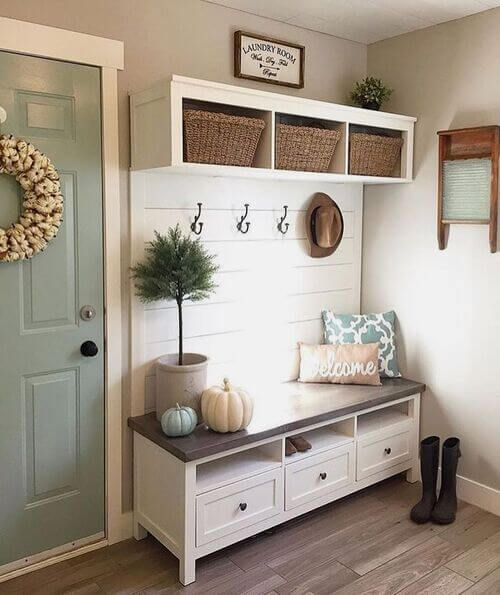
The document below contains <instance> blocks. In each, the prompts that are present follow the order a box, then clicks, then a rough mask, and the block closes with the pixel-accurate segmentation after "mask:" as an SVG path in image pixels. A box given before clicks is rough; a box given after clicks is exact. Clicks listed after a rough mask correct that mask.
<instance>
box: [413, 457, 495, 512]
mask: <svg viewBox="0 0 500 595" xmlns="http://www.w3.org/2000/svg"><path fill="white" fill-rule="evenodd" d="M418 481H422V479H421V476H420V470H419V479H418ZM437 483H438V485H437V489H438V493H439V489H440V487H441V467H439V470H438V482H437ZM457 495H458V497H459V498H460V500H463V501H464V502H467V503H468V504H473V505H474V506H477V507H478V508H482V509H483V510H486V511H487V512H491V513H492V514H496V515H497V516H500V490H496V489H495V488H490V487H489V486H486V485H484V484H483V483H479V482H478V481H474V480H473V479H469V478H468V477H463V476H462V475H457Z"/></svg>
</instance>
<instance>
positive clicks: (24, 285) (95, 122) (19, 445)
mask: <svg viewBox="0 0 500 595" xmlns="http://www.w3.org/2000/svg"><path fill="white" fill-rule="evenodd" d="M0 105H1V106H2V107H3V108H4V109H5V110H6V111H7V121H6V122H5V123H4V124H2V126H1V132H2V133H11V134H14V135H16V136H20V137H23V138H25V139H27V140H29V141H31V142H32V143H33V144H34V145H35V146H36V147H37V148H38V149H40V150H41V151H42V152H43V153H45V154H46V155H48V156H49V157H50V159H51V161H52V162H53V163H54V166H55V167H56V168H57V169H58V171H59V173H60V175H61V188H62V193H63V195H64V203H65V212H64V222H63V224H62V226H61V229H60V231H59V234H58V236H57V237H56V238H55V239H54V240H53V241H52V242H50V244H49V245H48V247H47V248H46V250H45V251H44V252H42V253H40V254H38V255H37V256H35V257H34V258H33V259H31V260H27V261H21V262H14V263H0V567H1V566H2V565H3V564H8V563H10V562H14V561H18V560H25V559H28V560H29V556H30V555H32V554H37V553H41V552H44V551H46V550H49V549H52V548H55V547H58V546H61V545H64V544H67V543H72V542H74V541H76V540H78V539H81V538H85V537H88V536H92V535H98V534H102V532H103V531H104V369H103V362H104V334H103V321H104V312H103V262H102V259H103V248H102V187H101V184H102V180H101V177H102V176H101V116H100V71H99V69H98V68H94V67H87V66H82V65H76V64H69V63H64V62H57V61H54V60H44V59H40V58H32V57H28V56H21V55H15V54H9V53H6V52H0ZM21 199H22V193H21V192H20V189H19V187H18V185H17V183H16V182H15V180H14V179H12V178H11V177H10V176H7V175H0V226H1V227H6V226H8V225H9V224H10V223H12V221H13V220H15V219H17V217H18V215H19V212H20V208H21ZM86 304H90V305H92V306H93V307H94V308H95V310H96V312H97V315H96V317H95V318H94V319H93V320H91V321H83V320H81V319H80V316H79V311H80V308H81V307H82V306H84V305H86ZM89 339H90V340H92V341H94V342H95V343H96V344H97V346H98V347H99V353H98V355H97V356H96V357H94V358H85V357H83V356H82V355H81V353H80V345H81V344H82V343H83V342H84V341H86V340H89ZM5 478H8V480H7V481H6V480H5ZM0 573H1V569H0Z"/></svg>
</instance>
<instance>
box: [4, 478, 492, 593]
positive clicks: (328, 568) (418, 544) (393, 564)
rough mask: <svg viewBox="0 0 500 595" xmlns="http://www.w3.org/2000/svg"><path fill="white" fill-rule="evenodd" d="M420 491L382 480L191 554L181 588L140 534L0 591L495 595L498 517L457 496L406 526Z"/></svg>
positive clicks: (169, 564) (163, 557)
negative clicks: (434, 518) (445, 510)
mask: <svg viewBox="0 0 500 595" xmlns="http://www.w3.org/2000/svg"><path fill="white" fill-rule="evenodd" d="M419 493H420V486H419V484H413V485H410V484H408V483H406V482H405V481H404V478H403V477H396V478H392V479H390V480H387V481H385V482H384V483H382V484H380V485H378V486H374V487H371V488H368V489H367V490H364V491H363V492H360V493H358V494H354V495H352V496H349V497H347V498H344V499H343V500H341V501H338V502H334V503H333V504H330V505H328V506H324V507H322V508H321V509H319V510H316V511H313V512H311V513H309V514H307V515H305V516H303V517H300V518H299V519H294V520H293V521H290V522H288V523H286V524H284V525H281V526H280V527H278V528H276V530H275V531H274V532H270V533H266V534H261V535H258V536H256V537H254V538H251V539H247V540H246V541H243V542H241V543H238V544H236V545H234V546H231V547H228V548H226V549H225V550H222V551H221V552H218V553H217V554H214V555H211V556H209V557H207V558H205V559H203V560H200V561H199V562H198V565H197V566H198V568H197V581H196V583H194V584H192V585H189V586H188V587H182V585H180V583H179V582H178V581H177V560H176V559H175V558H174V557H173V556H172V555H170V554H169V553H168V552H167V551H166V550H165V549H164V548H163V547H162V546H161V545H160V544H159V543H158V542H157V541H156V540H154V539H153V538H152V537H148V538H147V539H145V540H143V541H140V542H136V541H134V540H127V541H124V542H122V543H119V544H116V545H114V546H111V547H108V548H103V549H101V550H97V551H95V552H91V553H89V554H85V555H84V556H80V557H77V558H73V559H71V560H67V561H65V562H62V563H60V564H57V565H53V566H49V567H47V568H44V569H42V570H39V571H37V572H33V573H31V574H27V575H25V576H23V577H20V578H17V579H14V580H12V581H9V582H7V583H0V595H4V594H8V595H17V594H26V595H41V594H47V595H50V594H55V593H72V594H74V595H77V594H78V595H86V594H91V593H99V594H102V593H120V594H138V593H140V594H144V595H146V594H148V595H149V594H156V593H163V594H173V593H183V594H186V595H192V594H195V593H198V594H209V595H240V594H243V593H245V594H251V595H260V594H262V595H277V594H287V593H289V594H291V593H293V594H294V595H301V594H303V595H326V594H330V593H339V594H341V595H348V594H350V595H360V594H362V593H371V594H376V595H392V594H395V593H401V594H403V595H415V594H417V593H427V594H429V595H448V594H450V595H451V594H458V593H467V594H468V595H478V594H479V593H483V594H484V593H488V594H493V593H497V594H500V517H496V516H494V515H492V514H489V513H487V512H484V511H482V510H480V509H479V508H476V507H474V506H471V505H468V504H464V503H461V504H460V507H459V512H458V515H457V520H456V522H455V523H454V524H453V525H450V526H448V527H439V526H436V525H432V524H430V523H429V524H427V525H420V526H419V525H415V524H413V523H412V522H411V521H410V520H409V518H408V512H409V509H410V507H411V505H412V504H413V503H414V502H415V501H416V500H418V498H419Z"/></svg>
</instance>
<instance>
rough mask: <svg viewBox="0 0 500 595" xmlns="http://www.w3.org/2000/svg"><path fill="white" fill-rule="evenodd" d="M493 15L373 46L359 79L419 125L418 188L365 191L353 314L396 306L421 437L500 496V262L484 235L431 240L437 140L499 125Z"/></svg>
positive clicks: (465, 229) (464, 231) (472, 231)
mask: <svg viewBox="0 0 500 595" xmlns="http://www.w3.org/2000/svg"><path fill="white" fill-rule="evenodd" d="M499 31H500V10H498V9H495V10H491V11H488V12H484V13H482V14H478V15H475V16H472V17H468V18H466V19H462V20H459V21H453V22H449V23H446V24H443V25H439V26H436V27H432V28H429V29H425V30H422V31H418V32H415V33H410V34H407V35H403V36H401V37H397V38H394V39H390V40H387V41H383V42H379V43H376V44H374V45H371V46H369V48H368V72H369V74H372V75H376V76H380V77H381V78H382V79H383V80H384V81H386V82H387V83H388V84H389V85H390V86H391V87H393V88H394V89H395V91H394V96H393V99H392V101H391V103H390V104H389V105H388V106H387V109H388V110H389V111H397V112H401V113H407V114H411V115H414V116H417V117H418V123H417V126H416V145H415V168H416V173H415V182H414V183H413V184H411V185H408V186H394V187H389V186H380V187H368V188H367V189H366V190H365V218H364V237H363V240H364V241H363V244H364V254H363V257H364V263H363V284H362V287H363V290H362V305H363V309H364V310H365V311H367V310H382V309H385V308H394V309H395V310H396V311H397V313H398V316H399V320H400V325H401V329H402V335H403V342H404V345H403V347H404V352H405V359H406V364H405V365H404V366H403V369H404V371H405V373H406V374H408V375H409V376H410V377H414V378H416V379H419V380H422V381H424V382H426V383H427V384H428V387H429V388H428V391H427V393H426V394H425V397H424V399H423V410H422V415H423V428H422V432H423V435H428V434H434V433H436V434H440V435H441V437H442V438H445V437H446V436H449V435H455V434H456V435H458V436H459V437H461V438H462V451H463V458H462V461H461V464H460V468H459V473H460V474H461V475H463V476H465V477H467V478H470V479H473V480H475V481H478V482H481V483H483V484H486V485H488V486H491V487H493V488H496V489H499V488H500V457H499V453H500V431H499V429H498V427H499V425H498V424H499V418H500V383H499V381H498V376H497V374H498V371H499V369H500V365H499V361H500V360H499V348H498V344H499V343H498V341H499V338H500V315H499V312H498V310H499V306H500V253H497V254H490V253H489V246H488V229H487V228H486V227H482V226H453V227H452V228H451V229H450V237H449V242H448V248H447V249H446V250H444V251H442V252H440V251H439V250H438V247H437V239H436V192H437V137H436V131H438V130H442V129H449V128H461V127H469V126H481V125H485V124H500V76H499V75H498V62H499V58H500V36H499Z"/></svg>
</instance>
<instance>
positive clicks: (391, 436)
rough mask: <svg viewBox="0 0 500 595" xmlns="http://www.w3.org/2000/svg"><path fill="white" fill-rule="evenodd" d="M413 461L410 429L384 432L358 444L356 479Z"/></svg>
mask: <svg viewBox="0 0 500 595" xmlns="http://www.w3.org/2000/svg"><path fill="white" fill-rule="evenodd" d="M410 459H411V450H410V429H408V427H406V429H400V430H394V431H393V432H391V433H388V432H383V433H380V434H377V435H374V436H371V437H370V438H366V439H363V440H360V441H359V442H358V464H357V472H356V479H358V481H359V480H360V479H364V478H365V477H369V476H370V475H374V474H375V473H378V472H379V471H384V469H388V468H389V467H393V466H394V465H398V464H399V463H404V462H405V461H409V460H410Z"/></svg>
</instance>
